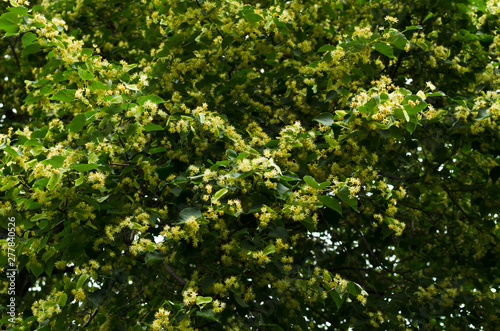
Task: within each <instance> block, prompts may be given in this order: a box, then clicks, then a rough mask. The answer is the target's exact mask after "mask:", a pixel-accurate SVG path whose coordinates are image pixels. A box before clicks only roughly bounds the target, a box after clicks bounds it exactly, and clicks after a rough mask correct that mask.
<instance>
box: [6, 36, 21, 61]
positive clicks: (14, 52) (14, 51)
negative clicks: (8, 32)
mask: <svg viewBox="0 0 500 331" xmlns="http://www.w3.org/2000/svg"><path fill="white" fill-rule="evenodd" d="M7 40H8V41H9V45H10V48H11V49H12V53H13V54H14V58H15V59H16V62H17V66H18V67H19V68H21V63H20V62H19V58H18V57H17V53H16V49H15V48H14V45H12V42H11V41H10V38H7Z"/></svg>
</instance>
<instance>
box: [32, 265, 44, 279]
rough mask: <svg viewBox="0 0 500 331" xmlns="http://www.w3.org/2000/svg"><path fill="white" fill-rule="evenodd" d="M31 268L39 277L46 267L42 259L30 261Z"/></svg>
mask: <svg viewBox="0 0 500 331" xmlns="http://www.w3.org/2000/svg"><path fill="white" fill-rule="evenodd" d="M30 270H31V272H32V273H33V275H35V277H36V278H38V277H39V276H40V275H41V274H42V273H43V271H44V270H45V267H44V265H43V263H42V262H41V261H32V262H31V263H30Z"/></svg>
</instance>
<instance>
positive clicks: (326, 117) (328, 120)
mask: <svg viewBox="0 0 500 331" xmlns="http://www.w3.org/2000/svg"><path fill="white" fill-rule="evenodd" d="M313 121H316V122H319V123H321V124H323V125H325V126H331V125H332V124H333V115H332V114H331V113H321V114H319V115H318V116H316V118H315V119H314V120H313Z"/></svg>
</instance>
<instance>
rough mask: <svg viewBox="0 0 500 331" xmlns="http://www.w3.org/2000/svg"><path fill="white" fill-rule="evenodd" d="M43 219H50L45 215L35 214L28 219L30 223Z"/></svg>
mask: <svg viewBox="0 0 500 331" xmlns="http://www.w3.org/2000/svg"><path fill="white" fill-rule="evenodd" d="M43 219H50V218H49V216H48V215H47V214H36V215H33V216H32V217H31V218H30V222H36V221H39V220H43Z"/></svg>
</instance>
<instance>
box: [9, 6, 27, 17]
mask: <svg viewBox="0 0 500 331" xmlns="http://www.w3.org/2000/svg"><path fill="white" fill-rule="evenodd" d="M9 11H10V12H13V13H16V14H17V15H19V16H24V15H26V14H28V8H26V7H22V6H19V7H10V8H9Z"/></svg>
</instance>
